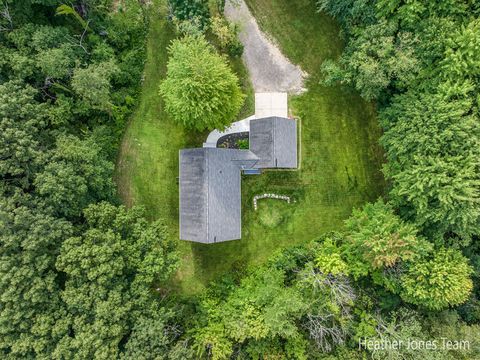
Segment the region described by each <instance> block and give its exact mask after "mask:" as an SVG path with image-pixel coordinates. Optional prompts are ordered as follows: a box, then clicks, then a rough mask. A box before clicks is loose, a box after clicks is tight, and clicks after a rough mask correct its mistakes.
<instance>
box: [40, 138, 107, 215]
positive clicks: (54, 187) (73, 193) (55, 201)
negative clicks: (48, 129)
mask: <svg viewBox="0 0 480 360" xmlns="http://www.w3.org/2000/svg"><path fill="white" fill-rule="evenodd" d="M112 178H113V164H112V163H111V162H110V161H108V160H107V159H106V155H105V153H104V152H103V151H102V149H101V147H100V146H99V145H98V144H96V143H95V141H94V138H93V137H91V138H87V139H85V140H80V139H79V138H77V137H75V136H59V137H58V138H57V146H56V148H55V149H54V150H52V151H51V152H50V156H49V161H48V162H47V164H46V165H45V168H44V169H43V170H42V171H39V172H38V174H37V175H36V177H35V181H34V185H35V189H36V192H37V193H38V194H39V195H40V196H41V197H42V198H43V201H44V203H45V204H46V205H47V206H49V207H51V209H52V212H53V213H55V214H57V215H59V216H66V217H78V216H80V215H81V211H82V209H83V208H84V207H86V206H87V205H88V204H90V203H93V202H95V201H100V200H111V199H113V195H114V186H113V180H112Z"/></svg>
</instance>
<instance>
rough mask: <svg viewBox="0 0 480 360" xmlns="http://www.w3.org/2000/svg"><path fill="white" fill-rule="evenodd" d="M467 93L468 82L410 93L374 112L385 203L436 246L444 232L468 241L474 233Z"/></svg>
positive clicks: (475, 195)
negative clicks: (387, 185) (382, 154)
mask: <svg viewBox="0 0 480 360" xmlns="http://www.w3.org/2000/svg"><path fill="white" fill-rule="evenodd" d="M443 85H444V86H443ZM472 90H473V88H472V87H471V86H470V85H468V83H465V84H464V85H463V86H461V87H458V88H452V87H451V86H448V85H445V84H442V86H439V87H438V88H435V89H434V90H433V91H428V92H424V91H421V90H411V91H409V92H407V93H406V94H403V95H400V96H397V97H395V98H394V99H393V102H392V105H391V106H390V107H389V108H387V109H385V110H383V111H382V112H381V113H380V119H381V121H382V123H383V126H384V128H385V134H384V135H383V137H382V139H381V141H382V144H383V145H384V147H385V149H386V152H387V157H388V160H389V162H388V164H387V165H386V166H385V168H384V172H385V175H386V176H387V178H388V179H390V180H392V181H393V188H392V190H391V191H390V197H391V200H392V202H393V204H394V205H396V206H398V207H399V208H400V209H401V212H402V214H403V215H404V216H405V217H406V218H409V219H412V220H413V221H415V222H416V224H417V225H418V226H419V227H420V228H421V229H422V230H424V232H426V234H427V235H428V236H429V237H430V238H432V239H436V240H437V241H440V242H441V241H442V240H443V235H444V234H446V233H449V232H452V233H455V234H457V235H459V236H461V237H463V238H464V239H467V240H468V239H469V238H470V236H471V235H472V234H475V233H478V231H479V230H480V228H479V218H480V208H479V206H478V201H479V196H480V194H479V185H480V176H479V174H480V173H479V171H478V169H479V168H478V158H480V123H479V121H478V118H477V117H476V116H475V115H474V114H473V111H474V109H475V105H474V100H473V99H472V98H471V95H470V94H471V92H472ZM446 92H448V93H446Z"/></svg>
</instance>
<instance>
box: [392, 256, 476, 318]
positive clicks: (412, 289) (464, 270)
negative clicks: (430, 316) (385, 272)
mask: <svg viewBox="0 0 480 360" xmlns="http://www.w3.org/2000/svg"><path fill="white" fill-rule="evenodd" d="M471 273H472V268H471V267H470V265H469V264H468V261H467V259H466V258H465V257H463V256H462V254H461V253H460V252H459V251H458V250H454V249H445V248H441V249H439V250H437V251H435V252H434V253H433V254H432V255H430V256H427V257H424V258H423V259H421V260H417V261H415V262H412V263H410V264H409V265H408V267H407V271H406V272H405V274H404V275H403V276H402V277H401V283H402V291H401V293H400V295H401V297H402V299H404V300H405V301H407V302H410V303H412V304H416V305H419V306H423V307H425V308H427V309H430V310H442V309H445V308H447V307H448V306H454V305H459V304H462V303H463V302H465V301H466V300H467V299H468V296H469V295H470V292H471V291H472V288H473V283H472V280H471V279H470V275H471Z"/></svg>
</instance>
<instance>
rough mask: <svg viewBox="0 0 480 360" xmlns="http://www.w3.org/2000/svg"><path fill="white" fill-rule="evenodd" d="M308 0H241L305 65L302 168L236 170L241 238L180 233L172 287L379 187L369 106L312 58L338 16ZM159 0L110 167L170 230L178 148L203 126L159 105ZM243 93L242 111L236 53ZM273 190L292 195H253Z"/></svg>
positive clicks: (252, 259)
mask: <svg viewBox="0 0 480 360" xmlns="http://www.w3.org/2000/svg"><path fill="white" fill-rule="evenodd" d="M311 3H312V1H310V0H296V1H289V0H273V1H272V0H249V1H248V4H249V6H251V9H252V11H253V13H254V14H255V16H256V17H257V19H258V20H259V23H260V25H261V27H262V28H263V29H264V30H265V31H266V32H268V33H269V34H271V35H272V36H273V37H275V39H276V40H277V41H278V43H279V44H280V46H281V47H282V49H283V51H284V53H285V54H286V55H287V56H288V57H289V58H291V59H292V60H293V61H294V62H296V63H299V64H300V65H301V66H302V67H303V68H304V70H306V71H307V72H308V73H309V74H310V79H309V81H308V83H307V87H308V92H306V93H304V94H303V95H301V96H298V97H294V98H291V99H290V108H291V110H293V112H294V114H295V115H296V116H298V118H299V119H300V123H301V169H300V170H299V171H269V172H266V173H264V174H262V175H260V176H244V178H243V185H242V196H243V199H242V202H243V203H242V208H243V218H242V223H243V238H242V240H240V241H232V242H226V243H221V244H215V245H201V244H194V243H189V242H180V243H179V248H180V252H181V258H182V260H181V266H180V269H179V271H178V273H177V276H176V278H175V279H173V280H172V286H173V287H174V288H176V289H178V290H179V291H181V292H183V293H185V294H192V293H195V292H198V291H200V290H201V289H202V288H203V287H204V286H205V285H206V284H207V283H208V282H209V281H210V280H212V279H215V278H217V277H218V276H220V275H221V274H223V273H225V272H226V271H228V270H229V269H231V268H232V267H239V266H240V267H244V266H247V265H252V264H258V263H261V262H262V261H264V260H265V259H266V258H268V257H269V256H270V254H271V253H272V252H274V251H276V250H277V249H279V248H282V247H285V246H289V245H293V244H298V243H302V242H305V241H308V240H310V239H312V238H315V237H318V236H319V235H320V234H322V233H323V232H325V231H328V230H332V229H336V228H339V227H340V226H342V221H343V219H345V218H346V217H348V215H349V214H350V212H351V209H352V207H354V206H359V205H361V204H362V203H364V202H366V201H369V200H374V199H375V198H376V197H378V196H379V195H380V194H381V193H382V191H383V187H384V182H383V178H382V176H381V173H380V171H379V169H380V166H381V158H382V154H381V151H380V149H379V148H378V146H377V140H378V137H379V135H380V133H379V129H378V127H377V124H376V119H375V111H374V107H373V106H372V105H371V104H368V103H365V102H364V101H362V100H361V98H360V97H359V96H358V95H356V94H354V93H353V92H352V91H351V90H349V89H344V88H341V87H329V88H325V87H322V86H320V85H319V75H318V73H319V66H320V64H321V63H322V61H323V60H324V59H325V58H328V57H334V56H338V54H339V53H340V51H341V46H342V44H341V41H340V40H339V37H338V28H337V26H336V24H335V23H334V22H333V21H332V20H331V19H330V18H328V17H326V16H324V15H320V14H316V13H315V12H314V8H313V6H312V5H311ZM163 11H164V9H163V10H161V11H160V12H159V13H158V14H154V15H153V16H152V21H151V31H150V35H149V39H148V59H147V64H146V68H145V83H144V86H143V93H142V97H141V99H140V104H139V107H138V110H137V111H136V112H135V114H134V115H133V117H132V120H131V123H130V125H129V127H128V129H127V131H126V134H125V138H124V141H123V145H122V148H121V153H120V156H119V161H118V166H117V182H118V185H119V192H120V195H121V196H122V198H123V199H124V201H125V202H126V203H127V204H129V205H131V204H143V205H145V206H146V208H147V210H148V214H149V216H150V217H151V218H152V219H157V218H162V219H164V221H165V223H166V224H167V226H168V228H169V230H170V234H171V236H174V237H176V238H178V185H177V177H178V150H179V149H181V148H183V147H192V146H200V145H201V143H202V142H203V140H204V138H205V137H206V134H198V133H191V132H188V131H185V130H184V129H183V128H182V127H179V126H177V125H175V124H174V123H173V122H172V121H171V120H170V119H169V118H168V116H167V115H166V114H165V113H164V112H163V109H162V102H161V100H160V98H159V96H158V84H159V82H160V80H161V79H162V78H163V77H164V75H165V64H166V58H167V56H166V46H167V44H168V42H169V40H170V39H171V38H172V36H173V33H172V29H170V28H169V26H168V25H167V24H166V22H165V20H164V19H165V16H164V13H163ZM233 66H234V68H235V70H236V71H237V73H239V75H240V76H242V81H243V85H244V87H245V89H246V91H247V92H248V93H249V94H250V96H249V100H248V102H247V105H246V107H245V108H244V110H243V111H242V113H243V115H249V114H250V113H253V109H252V97H251V88H249V84H248V80H247V79H245V76H244V75H245V69H244V68H243V66H242V64H241V62H238V61H236V62H234V63H233ZM264 192H275V193H278V194H285V195H289V196H291V197H292V199H293V200H295V202H292V203H291V204H287V203H285V202H283V201H281V200H260V201H259V208H258V211H254V210H253V203H252V199H253V196H254V195H256V194H259V193H264Z"/></svg>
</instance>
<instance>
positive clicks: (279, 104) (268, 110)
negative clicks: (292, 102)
mask: <svg viewBox="0 0 480 360" xmlns="http://www.w3.org/2000/svg"><path fill="white" fill-rule="evenodd" d="M269 116H280V117H285V118H286V117H288V96H287V93H278V92H275V93H255V115H252V116H250V117H248V118H246V119H243V120H240V121H236V122H234V123H232V125H230V126H229V127H228V128H227V129H226V130H224V131H218V130H213V131H212V132H211V133H210V134H208V137H207V140H206V141H205V142H204V143H203V147H212V148H214V147H217V142H218V139H220V138H221V137H222V136H225V135H228V134H235V133H241V132H249V131H250V120H253V119H261V118H265V117H269Z"/></svg>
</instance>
